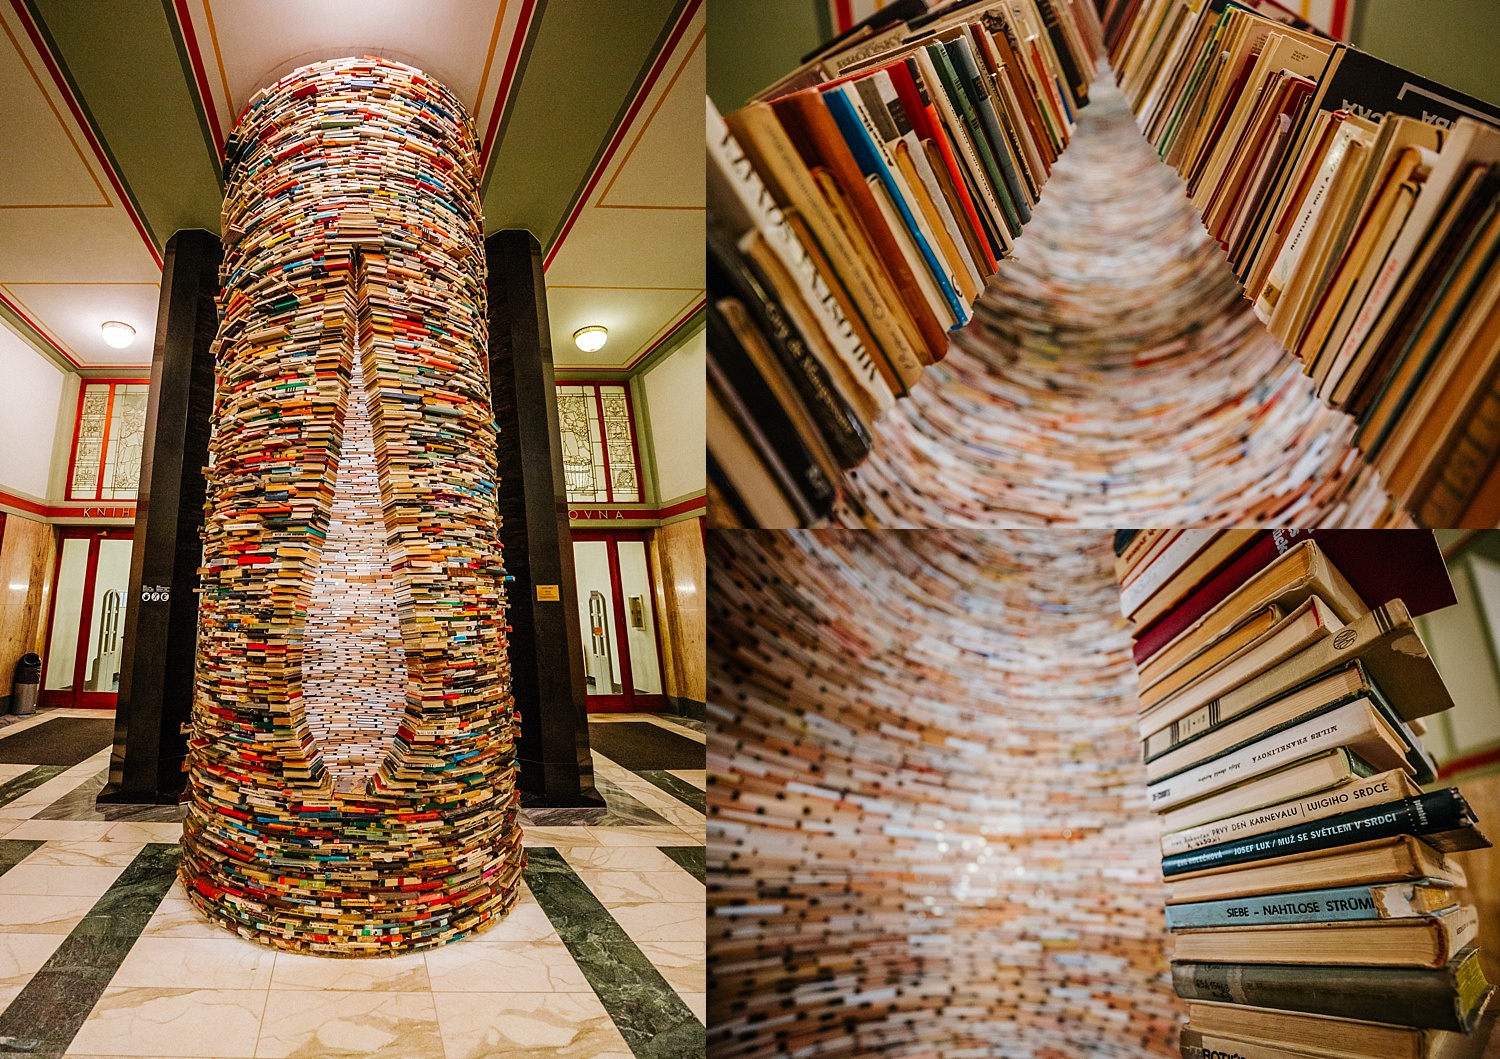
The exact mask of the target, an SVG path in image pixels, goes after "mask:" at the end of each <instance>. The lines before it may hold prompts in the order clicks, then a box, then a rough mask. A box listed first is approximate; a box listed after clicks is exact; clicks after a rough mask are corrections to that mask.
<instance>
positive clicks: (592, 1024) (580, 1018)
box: [433, 993, 633, 1059]
mask: <svg viewBox="0 0 1500 1059" xmlns="http://www.w3.org/2000/svg"><path fill="white" fill-rule="evenodd" d="M433 997H434V999H435V1000H436V1001H437V1010H438V1021H439V1023H440V1024H441V1025H442V1030H443V1044H444V1045H445V1046H446V1048H447V1053H448V1059H499V1057H503V1059H633V1057H632V1054H631V1051H630V1047H629V1045H627V1044H626V1043H625V1038H623V1037H621V1036H620V1031H619V1030H618V1029H616V1028H615V1024H614V1021H613V1020H612V1019H611V1018H610V1017H609V1013H608V1012H607V1011H605V1010H604V1005H603V1004H601V1003H600V1002H599V998H598V997H596V996H594V995H593V994H592V993H435V994H433Z"/></svg>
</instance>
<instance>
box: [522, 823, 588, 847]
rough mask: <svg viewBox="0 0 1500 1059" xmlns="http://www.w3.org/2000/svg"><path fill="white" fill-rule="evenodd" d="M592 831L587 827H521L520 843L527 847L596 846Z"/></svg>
mask: <svg viewBox="0 0 1500 1059" xmlns="http://www.w3.org/2000/svg"><path fill="white" fill-rule="evenodd" d="M593 831H594V829H593V828H588V827H523V828H522V829H521V841H522V843H523V844H525V845H527V846H556V847H559V848H564V847H567V846H597V845H598V844H599V840H598V839H597V838H595V837H594V834H593Z"/></svg>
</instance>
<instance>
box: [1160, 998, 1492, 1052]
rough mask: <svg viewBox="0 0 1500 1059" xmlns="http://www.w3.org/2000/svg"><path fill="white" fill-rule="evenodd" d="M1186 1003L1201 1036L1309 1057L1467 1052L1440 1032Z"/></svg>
mask: <svg viewBox="0 0 1500 1059" xmlns="http://www.w3.org/2000/svg"><path fill="white" fill-rule="evenodd" d="M1187 1007H1188V1018H1189V1019H1190V1020H1191V1021H1192V1024H1193V1026H1194V1028H1196V1029H1197V1030H1198V1031H1199V1032H1201V1033H1203V1034H1205V1035H1207V1034H1214V1033H1222V1034H1224V1035H1225V1036H1227V1037H1232V1038H1241V1037H1243V1038H1246V1039H1248V1040H1251V1041H1263V1042H1275V1041H1286V1042H1291V1047H1292V1048H1293V1049H1299V1048H1306V1049H1311V1050H1312V1052H1311V1054H1314V1055H1331V1056H1339V1057H1341V1059H1376V1057H1379V1059H1460V1057H1462V1056H1464V1055H1465V1054H1473V1053H1471V1052H1469V1053H1466V1050H1465V1046H1466V1045H1467V1044H1469V1043H1470V1042H1469V1041H1468V1040H1466V1039H1465V1037H1464V1036H1463V1035H1462V1034H1456V1033H1452V1032H1449V1031H1446V1030H1434V1029H1423V1028H1421V1027H1409V1026H1391V1025H1387V1024H1385V1023H1377V1022H1365V1021H1357V1020H1355V1019H1344V1018H1335V1017H1333V1016H1329V1015H1313V1014H1309V1013H1306V1012H1296V1011H1277V1010H1275V1009H1271V1008H1255V1007H1245V1006H1241V1005H1238V1004H1221V1003H1218V1002H1216V1001H1212V1000H1189V1001H1188V1005H1187ZM1478 1043H1483V1042H1482V1041H1481V1042H1478ZM1247 1059H1249V1057H1248V1056H1247Z"/></svg>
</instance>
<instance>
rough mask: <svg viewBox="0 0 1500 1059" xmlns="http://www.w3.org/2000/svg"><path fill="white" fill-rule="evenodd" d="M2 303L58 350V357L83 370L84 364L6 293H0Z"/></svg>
mask: <svg viewBox="0 0 1500 1059" xmlns="http://www.w3.org/2000/svg"><path fill="white" fill-rule="evenodd" d="M0 302H4V303H5V305H6V307H7V308H9V309H10V311H11V312H13V313H15V314H16V315H17V316H19V317H20V318H21V319H22V320H25V321H26V323H27V325H28V326H29V327H30V328H31V329H32V330H33V331H35V332H36V333H37V334H38V335H40V336H41V337H42V341H44V342H46V343H47V345H49V346H51V347H52V348H53V349H55V350H57V355H58V356H60V357H62V358H63V360H66V361H67V362H68V363H69V364H71V365H73V367H75V368H80V369H81V368H82V367H83V365H82V364H80V363H78V361H76V360H74V359H73V355H72V354H71V353H69V352H68V351H67V350H66V349H63V347H62V346H60V345H58V344H57V342H55V341H54V340H53V338H52V336H51V335H49V334H47V332H46V331H45V330H43V329H42V325H41V324H39V323H37V321H35V320H33V319H32V318H31V316H30V314H28V313H27V312H26V311H25V310H23V309H22V308H21V307H20V306H19V305H17V304H16V303H15V302H13V301H11V300H10V298H8V297H6V295H5V292H4V291H0Z"/></svg>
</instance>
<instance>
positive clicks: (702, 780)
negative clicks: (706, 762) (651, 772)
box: [667, 769, 708, 791]
mask: <svg viewBox="0 0 1500 1059" xmlns="http://www.w3.org/2000/svg"><path fill="white" fill-rule="evenodd" d="M667 771H668V772H670V773H671V774H672V775H674V776H676V777H677V778H678V779H680V780H687V781H688V782H689V783H691V784H692V785H693V786H694V787H697V788H698V789H699V790H700V791H702V790H707V789H708V770H707V769H667Z"/></svg>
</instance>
